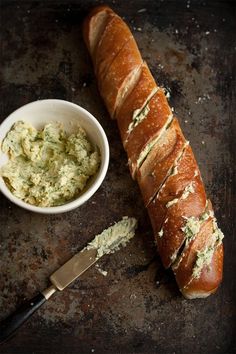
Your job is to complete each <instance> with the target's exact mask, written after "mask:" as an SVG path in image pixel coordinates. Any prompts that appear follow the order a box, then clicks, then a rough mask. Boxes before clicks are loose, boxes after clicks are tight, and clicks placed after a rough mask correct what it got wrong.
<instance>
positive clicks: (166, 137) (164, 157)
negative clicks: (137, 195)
mask: <svg viewBox="0 0 236 354" xmlns="http://www.w3.org/2000/svg"><path fill="white" fill-rule="evenodd" d="M187 145H188V142H187V141H186V139H185V138H184V136H183V134H182V132H181V130H180V127H179V124H178V121H177V119H176V118H174V120H173V121H172V123H171V124H170V126H169V127H168V128H167V129H166V130H165V132H164V133H163V135H162V136H161V138H160V139H159V140H158V141H157V143H156V144H155V145H154V146H153V149H152V150H151V152H150V153H149V154H148V156H147V158H146V159H145V161H144V162H143V164H142V165H141V167H140V168H139V169H138V171H137V181H138V184H139V187H140V190H141V193H142V196H143V200H144V203H145V205H146V206H147V205H148V204H149V203H150V202H151V200H152V199H153V198H154V196H155V195H156V194H157V192H158V190H159V188H160V186H161V185H162V183H163V181H164V180H165V178H166V177H167V176H168V175H170V174H175V173H176V172H177V170H176V164H177V162H178V160H179V159H180V158H181V156H182V154H183V152H184V149H185V148H186V146H187Z"/></svg>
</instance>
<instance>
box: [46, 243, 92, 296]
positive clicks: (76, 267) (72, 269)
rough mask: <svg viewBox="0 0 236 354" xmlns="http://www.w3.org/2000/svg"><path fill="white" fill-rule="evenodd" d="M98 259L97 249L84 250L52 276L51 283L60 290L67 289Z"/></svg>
mask: <svg viewBox="0 0 236 354" xmlns="http://www.w3.org/2000/svg"><path fill="white" fill-rule="evenodd" d="M96 257H97V250H96V249H89V250H88V249H87V248H85V249H83V250H82V251H81V252H79V253H77V254H76V255H74V256H73V257H72V258H71V259H70V260H69V261H68V262H66V263H65V264H64V265H63V266H61V267H60V268H59V269H58V270H56V271H55V272H54V273H53V274H52V275H51V276H50V281H51V283H52V284H53V285H55V287H56V288H57V289H58V290H63V289H65V288H66V287H67V286H68V285H69V284H70V283H72V282H73V281H74V280H75V279H76V278H77V277H79V276H80V275H81V274H83V273H84V272H85V271H86V270H87V269H88V268H89V267H91V266H92V265H93V264H94V263H95V262H96V261H97V260H98V259H97V258H96Z"/></svg>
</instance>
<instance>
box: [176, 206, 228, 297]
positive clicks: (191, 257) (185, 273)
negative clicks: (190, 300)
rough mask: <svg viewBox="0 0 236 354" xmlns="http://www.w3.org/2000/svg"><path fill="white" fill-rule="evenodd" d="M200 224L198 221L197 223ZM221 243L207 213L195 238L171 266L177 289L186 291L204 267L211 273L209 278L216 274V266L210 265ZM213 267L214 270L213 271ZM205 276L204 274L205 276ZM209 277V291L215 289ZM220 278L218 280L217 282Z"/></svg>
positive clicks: (219, 232)
mask: <svg viewBox="0 0 236 354" xmlns="http://www.w3.org/2000/svg"><path fill="white" fill-rule="evenodd" d="M199 222H200V221H199ZM221 243H222V233H221V231H220V230H219V228H218V226H217V224H216V222H215V218H214V215H213V212H211V213H209V217H208V219H207V220H205V221H203V222H202V224H201V226H200V230H199V232H198V234H197V236H196V237H193V238H192V239H191V240H190V241H189V242H188V244H187V246H186V247H185V249H184V250H183V251H182V254H181V255H180V260H178V259H177V261H176V263H177V265H176V264H174V265H173V267H172V268H173V270H174V274H175V277H176V280H177V283H178V285H179V288H180V289H181V290H182V289H186V288H187V287H189V286H190V284H191V283H192V282H193V281H194V280H197V279H198V278H200V277H201V273H202V271H203V270H205V268H206V267H209V274H208V276H209V275H210V270H211V272H212V271H213V274H211V277H212V276H213V275H214V274H215V273H218V272H217V268H218V264H217V263H215V264H212V259H213V255H214V253H215V252H216V250H217V249H218V247H219V246H220V245H221ZM214 267H216V269H215V270H214ZM205 275H206V274H205ZM211 277H209V283H208V287H209V291H214V289H215V288H216V283H215V280H216V279H215V277H213V278H214V282H213V284H212V285H211V284H210V283H211V281H210V280H211V279H210V278H211ZM219 279H221V278H218V281H219Z"/></svg>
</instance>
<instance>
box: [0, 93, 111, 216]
mask: <svg viewBox="0 0 236 354" xmlns="http://www.w3.org/2000/svg"><path fill="white" fill-rule="evenodd" d="M18 120H24V121H26V122H29V123H31V124H32V125H33V126H34V127H35V128H37V129H40V128H43V127H44V126H45V124H47V123H49V122H61V123H63V126H64V128H65V130H66V131H67V132H68V133H72V132H73V131H74V129H75V127H76V126H78V123H79V125H80V126H81V127H82V128H84V130H85V131H86V133H87V136H88V138H89V140H90V141H91V142H92V143H94V144H95V145H97V146H98V147H99V150H100V154H101V165H100V168H99V171H98V172H97V173H96V175H95V176H93V177H92V178H91V179H90V180H89V182H88V183H87V185H86V187H85V189H84V191H82V193H81V194H80V195H79V196H78V197H77V198H76V199H74V200H72V201H71V202H68V203H66V204H63V205H60V206H55V207H38V206H34V205H30V204H28V203H25V202H24V201H22V200H20V199H18V198H17V197H15V196H14V195H13V194H12V193H11V191H10V190H9V189H8V188H7V186H6V184H5V182H4V180H3V178H2V177H0V190H1V192H2V193H3V194H4V195H5V196H6V197H7V198H8V199H10V200H11V201H12V202H13V203H15V204H17V205H19V206H21V207H22V208H25V209H28V210H31V211H34V212H38V213H43V214H57V213H64V212H66V211H69V210H72V209H75V208H77V207H79V206H80V205H82V204H83V203H85V202H86V201H87V200H88V199H89V198H90V197H91V196H92V195H93V194H94V193H95V192H96V191H97V189H98V188H99V187H100V185H101V183H102V181H103V180H104V178H105V175H106V172H107V168H108V163H109V145H108V141H107V137H106V135H105V133H104V130H103V128H102V127H101V125H100V124H99V122H98V121H97V120H96V119H95V118H94V116H93V115H92V114H91V113H89V112H88V111H86V110H85V109H84V108H82V107H80V106H78V105H76V104H74V103H71V102H68V101H63V100H57V99H48V100H41V101H35V102H32V103H29V104H26V105H25V106H23V107H21V108H19V109H17V110H16V111H15V112H13V113H12V114H10V115H9V116H8V117H7V118H6V119H5V120H4V121H3V123H2V124H1V125H0V143H1V142H2V140H3V139H4V138H5V136H6V134H7V132H8V131H9V130H10V129H11V127H12V125H13V124H14V123H15V122H16V121H18ZM7 160H8V156H7V155H5V154H3V152H1V153H0V168H1V166H3V165H4V164H5V163H6V162H7Z"/></svg>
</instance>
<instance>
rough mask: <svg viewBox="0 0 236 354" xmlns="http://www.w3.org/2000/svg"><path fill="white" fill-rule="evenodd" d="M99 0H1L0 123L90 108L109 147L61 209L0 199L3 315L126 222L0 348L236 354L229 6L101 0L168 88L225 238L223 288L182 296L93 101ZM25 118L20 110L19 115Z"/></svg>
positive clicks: (110, 128)
mask: <svg viewBox="0 0 236 354" xmlns="http://www.w3.org/2000/svg"><path fill="white" fill-rule="evenodd" d="M98 3H99V2H98V1H75V0H71V1H61V0H58V1H13V0H8V1H6V0H2V1H1V24H0V26H1V29H0V33H1V63H2V80H1V91H0V92H1V120H3V119H4V117H6V116H7V115H8V114H9V113H11V112H12V111H13V110H15V109H16V108H18V107H20V106H21V105H23V104H25V103H28V102H30V101H34V100H37V99H40V98H41V99H42V98H61V99H66V100H69V101H72V102H75V103H78V104H79V105H81V106H83V107H85V108H86V109H88V110H89V111H91V112H92V113H93V114H94V115H95V116H96V117H97V118H98V120H99V121H100V122H101V124H102V125H103V127H104V129H105V131H106V133H107V136H108V139H109V144H110V149H111V159H110V167H109V171H108V174H107V177H106V179H105V181H104V183H103V185H102V187H101V188H100V189H99V191H98V192H97V193H96V194H95V195H94V197H93V198H92V199H91V200H90V201H89V202H88V203H86V204H85V205H84V206H82V207H80V208H79V209H77V210H75V211H72V212H69V213H67V214H63V215H55V216H47V215H37V214H33V213H30V212H27V211H25V210H22V209H20V208H18V207H16V206H15V205H13V204H11V203H10V202H9V201H8V200H6V199H5V197H4V196H3V195H0V208H1V209H0V211H1V213H0V269H1V271H0V317H1V318H4V317H5V316H6V315H7V314H9V313H10V312H11V311H12V310H13V309H14V308H15V306H16V305H18V304H20V303H21V302H22V300H23V299H24V298H25V297H27V298H28V297H31V296H33V295H34V294H35V293H36V291H37V290H42V289H44V288H45V286H46V285H47V277H48V276H49V275H50V273H51V272H53V271H54V270H55V269H56V268H57V267H58V266H59V265H60V264H62V263H63V262H65V261H66V260H67V259H68V258H70V257H71V256H72V255H73V254H74V253H75V252H76V251H77V250H80V249H81V248H82V247H83V246H84V245H85V244H86V243H87V242H88V241H89V240H91V239H92V238H93V235H95V234H96V233H99V232H101V231H102V230H103V229H104V228H106V227H107V226H108V225H110V223H113V222H114V221H117V220H119V219H120V218H121V217H122V216H123V215H130V216H136V217H138V219H139V230H138V232H137V235H136V237H135V238H134V239H133V240H132V241H131V242H130V244H129V245H128V246H127V247H126V248H125V249H123V250H121V251H120V252H117V253H116V254H114V255H112V256H109V257H104V259H103V260H102V261H100V262H99V264H100V266H101V268H102V269H105V270H107V271H108V275H107V276H106V277H104V276H103V275H102V274H100V273H99V272H98V270H97V269H96V268H93V269H90V270H89V271H88V272H87V273H86V274H84V275H83V276H82V277H81V279H79V280H78V281H76V282H75V283H74V284H73V285H71V286H70V287H69V288H68V289H67V290H65V291H64V292H62V293H59V294H57V295H56V296H55V297H54V299H51V300H50V302H48V303H46V304H45V305H44V306H43V307H42V308H41V309H40V311H39V312H38V313H36V314H35V315H34V316H33V318H32V319H31V320H30V321H29V322H27V323H26V324H25V325H24V326H23V327H22V328H21V330H20V331H19V332H18V333H17V334H16V336H15V337H14V338H13V339H12V340H11V341H9V342H8V343H6V344H5V345H3V346H2V347H1V348H0V352H1V353H4V354H21V353H22V354H23V353H24V354H29V353H31V354H32V353H34V354H39V353H47V354H51V353H52V354H54V353H58V354H62V353H63V354H64V353H65V354H67V353H92V352H94V353H99V354H100V353H101V354H102V353H114V354H115V353H125V354H127V353H143V354H149V353H160V354H167V353H168V354H169V353H181V354H189V353H193V354H198V353H207V354H213V353H214V354H218V353H222V354H231V353H233V352H235V350H236V347H235V325H236V319H235V310H236V309H235V303H236V296H235V294H236V282H235V279H236V277H235V266H236V261H235V259H236V258H235V252H236V249H235V241H236V240H235V234H233V231H234V228H233V226H234V221H235V197H236V196H235V174H234V172H235V171H234V166H235V148H236V146H235V136H236V135H235V120H234V121H233V119H234V115H235V113H234V112H235V110H236V105H235V52H236V43H235V40H234V35H235V30H236V28H235V23H236V21H235V5H234V2H233V1H193V0H191V1H190V0H189V1H144V0H143V1H133V0H130V1H107V3H108V4H110V5H111V6H112V7H113V9H114V10H116V11H117V12H118V13H119V14H120V15H121V16H123V17H124V18H125V20H126V21H127V23H128V24H129V25H130V26H131V28H132V30H133V33H134V35H135V38H136V39H137V42H138V45H139V47H140V49H141V52H142V55H143V58H144V59H145V60H146V61H147V62H148V64H149V66H150V68H151V70H152V73H153V74H154V76H155V78H156V80H157V82H158V83H159V85H163V86H165V87H166V88H167V89H168V90H169V91H170V94H171V98H170V103H171V105H172V106H174V107H175V112H176V114H177V116H178V117H179V120H180V123H181V126H182V128H183V131H184V133H185V134H186V136H187V138H188V139H189V140H190V142H191V144H192V147H193V150H194V152H195V155H196V157H197V160H198V162H199V165H200V169H201V172H202V175H203V178H204V181H205V184H206V188H207V191H208V194H209V196H210V197H211V199H212V202H213V204H214V207H215V210H216V214H217V217H218V219H219V224H220V226H221V228H222V230H223V231H224V233H225V235H226V238H225V243H224V244H225V266H224V282H223V284H222V286H221V287H220V289H219V290H218V291H217V293H216V294H215V295H213V296H211V297H209V298H207V299H206V300H194V301H187V300H185V299H184V298H183V297H182V296H181V295H180V293H179V291H178V289H177V286H176V283H175V280H174V277H173V276H172V274H171V272H170V271H165V270H164V269H163V267H162V265H161V262H160V259H159V257H158V256H157V255H156V252H155V247H154V243H153V237H152V230H151V226H150V223H149V221H148V216H147V213H146V211H145V209H144V207H143V203H142V200H141V196H140V193H139V191H138V187H137V185H136V184H135V183H134V182H133V181H132V180H131V178H130V175H129V171H128V167H127V164H126V156H125V153H124V151H123V148H122V145H121V142H120V138H119V134H118V130H117V127H116V123H115V122H113V121H111V120H110V118H109V116H108V114H107V112H106V110H105V107H104V105H103V103H102V101H101V99H100V97H99V94H98V91H97V87H96V81H95V77H94V74H93V69H92V65H91V62H90V58H89V55H88V53H87V51H86V49H85V46H84V43H83V40H82V35H81V23H82V20H83V18H84V16H85V14H86V13H87V11H88V10H89V9H90V8H91V7H92V5H96V4H98ZM22 118H24V117H22Z"/></svg>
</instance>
